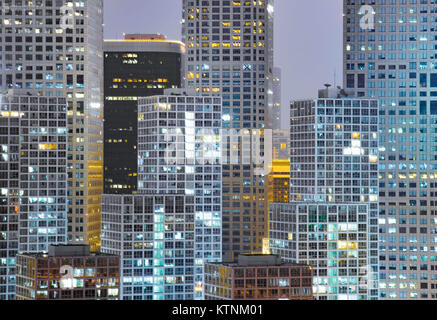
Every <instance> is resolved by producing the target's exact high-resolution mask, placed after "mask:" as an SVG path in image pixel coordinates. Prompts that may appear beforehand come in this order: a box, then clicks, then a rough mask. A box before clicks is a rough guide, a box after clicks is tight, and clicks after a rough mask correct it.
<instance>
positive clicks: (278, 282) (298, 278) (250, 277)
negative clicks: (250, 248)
mask: <svg viewBox="0 0 437 320" xmlns="http://www.w3.org/2000/svg"><path fill="white" fill-rule="evenodd" d="M312 275H313V273H312V268H311V267H310V266H307V265H297V264H290V263H284V262H283V261H281V258H280V257H279V256H274V255H258V254H247V255H240V256H239V257H238V262H237V263H232V264H229V263H228V264H227V263H208V264H206V265H205V299H206V300H313V294H312Z"/></svg>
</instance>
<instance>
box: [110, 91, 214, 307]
mask: <svg viewBox="0 0 437 320" xmlns="http://www.w3.org/2000/svg"><path fill="white" fill-rule="evenodd" d="M192 91H193V92H190V91H187V90H185V89H175V90H165V91H164V95H160V96H152V97H147V98H140V99H139V101H138V195H132V196H127V195H104V196H103V216H102V251H103V252H107V253H114V254H119V255H120V256H121V257H122V261H123V267H122V278H121V289H122V291H121V297H122V299H126V300H132V299H133V300H136V299H140V300H141V299H153V300H164V299H165V300H193V299H202V298H203V267H204V264H205V263H206V262H218V261H221V237H222V235H221V232H222V231H221V225H222V217H221V188H222V186H221V181H222V177H221V170H222V166H221V163H220V159H221V133H220V129H221V121H220V120H221V108H222V107H221V99H220V98H219V97H196V96H195V94H194V90H192ZM142 223H145V226H144V227H143V224H142ZM132 226H133V228H132ZM120 230H122V232H119V231H120ZM143 258H144V260H143ZM143 289H144V290H143Z"/></svg>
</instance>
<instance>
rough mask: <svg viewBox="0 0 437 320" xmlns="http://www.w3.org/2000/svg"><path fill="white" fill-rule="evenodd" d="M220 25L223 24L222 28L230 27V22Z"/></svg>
mask: <svg viewBox="0 0 437 320" xmlns="http://www.w3.org/2000/svg"><path fill="white" fill-rule="evenodd" d="M222 24H223V26H224V27H230V26H231V23H230V22H222Z"/></svg>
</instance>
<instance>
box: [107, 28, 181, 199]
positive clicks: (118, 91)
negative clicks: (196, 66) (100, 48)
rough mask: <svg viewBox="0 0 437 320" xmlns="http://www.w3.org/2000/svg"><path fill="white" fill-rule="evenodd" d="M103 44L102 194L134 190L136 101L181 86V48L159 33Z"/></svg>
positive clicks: (135, 187) (127, 37) (109, 41)
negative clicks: (103, 140) (103, 142)
mask: <svg viewBox="0 0 437 320" xmlns="http://www.w3.org/2000/svg"><path fill="white" fill-rule="evenodd" d="M125 39H126V40H108V41H105V44H104V55H105V57H104V95H105V109H104V119H105V122H104V137H105V138H104V139H105V148H104V169H105V171H104V193H105V194H133V193H136V190H137V161H138V159H137V158H138V156H137V121H138V119H137V118H138V98H139V97H147V96H153V95H160V94H163V92H164V89H167V88H179V87H180V85H181V61H182V58H181V56H182V54H183V53H184V51H185V48H184V45H183V44H182V43H180V42H177V41H168V40H166V39H165V37H162V36H159V35H147V36H146V35H135V36H129V35H127V36H126V37H125Z"/></svg>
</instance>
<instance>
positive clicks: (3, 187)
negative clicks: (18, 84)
mask: <svg viewBox="0 0 437 320" xmlns="http://www.w3.org/2000/svg"><path fill="white" fill-rule="evenodd" d="M66 108H67V102H66V99H65V98H57V97H29V96H26V95H20V93H19V92H12V91H10V92H9V93H8V94H7V95H0V230H1V232H0V300H13V299H15V262H16V260H15V256H16V254H17V253H19V252H40V251H47V250H48V245H49V244H57V243H65V242H66V241H67V173H66V165H67V154H66V152H67V112H66Z"/></svg>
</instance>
